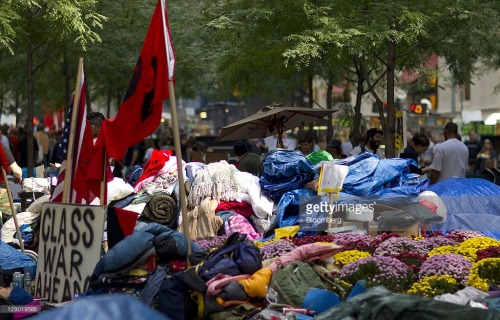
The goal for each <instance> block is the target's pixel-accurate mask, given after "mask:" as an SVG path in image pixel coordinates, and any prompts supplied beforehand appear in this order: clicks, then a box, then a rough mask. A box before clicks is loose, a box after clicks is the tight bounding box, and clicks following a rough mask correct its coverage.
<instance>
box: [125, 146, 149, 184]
mask: <svg viewBox="0 0 500 320" xmlns="http://www.w3.org/2000/svg"><path fill="white" fill-rule="evenodd" d="M143 158H144V141H140V142H138V143H136V144H134V145H132V146H130V147H129V148H128V149H127V153H126V154H125V158H124V159H123V162H122V164H123V167H124V168H125V173H124V175H123V176H124V177H125V179H127V180H128V178H129V176H130V174H131V173H132V171H133V169H134V166H135V165H138V166H140V167H142V165H143V163H142V159H143Z"/></svg>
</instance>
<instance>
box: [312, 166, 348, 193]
mask: <svg viewBox="0 0 500 320" xmlns="http://www.w3.org/2000/svg"><path fill="white" fill-rule="evenodd" d="M348 172H349V167H348V166H344V165H338V164H334V163H331V162H324V163H323V165H322V166H321V171H320V174H319V180H318V195H325V194H328V193H338V192H340V190H342V186H343V185H344V180H345V178H346V177H347V173H348Z"/></svg>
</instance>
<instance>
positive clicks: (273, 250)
mask: <svg viewBox="0 0 500 320" xmlns="http://www.w3.org/2000/svg"><path fill="white" fill-rule="evenodd" d="M295 248H296V246H295V245H294V244H293V243H291V242H290V241H288V240H278V241H273V242H269V243H266V244H265V245H263V246H262V248H260V253H261V254H262V260H267V259H272V258H274V257H279V256H281V255H284V254H285V253H288V252H290V251H292V250H293V249H295Z"/></svg>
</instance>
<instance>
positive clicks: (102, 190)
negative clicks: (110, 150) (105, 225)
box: [99, 150, 108, 206]
mask: <svg viewBox="0 0 500 320" xmlns="http://www.w3.org/2000/svg"><path fill="white" fill-rule="evenodd" d="M102 161H103V163H104V165H103V169H102V178H101V190H100V195H99V200H100V204H101V206H105V205H107V203H106V202H105V201H104V198H105V197H104V196H105V192H107V190H106V169H107V168H108V164H107V163H106V150H104V159H102Z"/></svg>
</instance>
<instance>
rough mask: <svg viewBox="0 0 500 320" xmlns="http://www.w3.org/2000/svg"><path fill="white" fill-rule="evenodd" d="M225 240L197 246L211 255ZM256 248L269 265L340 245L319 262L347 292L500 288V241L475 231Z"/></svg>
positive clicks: (346, 237)
mask: <svg viewBox="0 0 500 320" xmlns="http://www.w3.org/2000/svg"><path fill="white" fill-rule="evenodd" d="M225 239H226V237H219V238H216V239H213V240H210V241H206V240H202V241H198V243H199V244H201V245H202V246H203V247H204V248H207V249H208V250H210V249H212V248H214V247H217V245H220V244H222V243H223V242H224V241H225ZM254 243H255V245H256V246H257V247H259V249H260V252H261V254H262V258H263V260H267V261H268V262H270V261H275V260H277V259H280V258H281V257H283V256H286V255H287V254H288V253H289V252H290V251H292V250H293V249H294V248H297V247H300V246H302V245H305V244H310V243H326V244H336V245H339V246H341V250H342V251H341V252H339V253H337V254H335V255H334V256H333V257H332V258H333V259H328V258H324V259H325V260H322V261H320V262H315V263H316V264H319V265H318V266H319V267H320V270H322V271H321V273H322V276H323V277H324V278H328V279H329V280H330V281H333V282H334V283H336V284H337V285H340V286H341V287H343V288H344V290H345V292H347V293H348V292H349V290H350V289H351V288H352V287H353V286H354V285H355V284H356V282H357V281H358V280H366V281H367V286H368V287H373V286H379V285H382V286H385V287H386V288H388V289H390V290H392V291H394V292H406V293H409V294H415V295H420V296H423V297H431V298H432V297H434V296H436V295H441V294H445V293H455V292H457V291H458V290H460V289H462V288H464V287H465V286H474V287H476V288H478V289H480V290H488V287H489V286H490V285H499V284H500V271H499V270H500V241H498V240H495V239H492V238H488V237H486V236H484V235H483V234H481V233H479V232H474V231H466V230H456V231H453V232H450V233H448V234H447V235H443V234H442V233H440V232H436V233H433V234H430V235H428V236H427V237H422V236H418V237H401V236H399V235H397V234H380V235H377V236H367V235H363V234H336V235H315V236H305V237H302V238H282V239H277V240H270V241H267V242H254ZM334 289H335V288H334ZM333 291H335V290H333ZM345 292H344V293H345Z"/></svg>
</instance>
